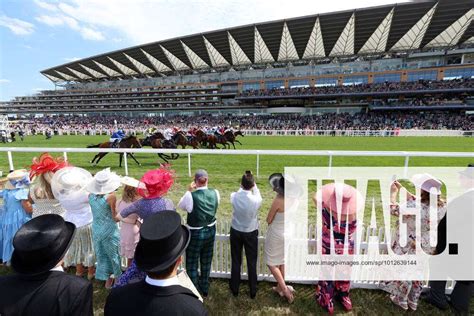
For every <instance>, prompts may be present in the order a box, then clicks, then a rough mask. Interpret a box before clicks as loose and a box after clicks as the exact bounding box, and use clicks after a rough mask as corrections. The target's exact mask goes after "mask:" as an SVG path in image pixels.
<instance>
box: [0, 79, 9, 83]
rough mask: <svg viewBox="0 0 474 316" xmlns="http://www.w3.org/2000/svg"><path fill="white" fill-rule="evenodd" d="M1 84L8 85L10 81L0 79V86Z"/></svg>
mask: <svg viewBox="0 0 474 316" xmlns="http://www.w3.org/2000/svg"><path fill="white" fill-rule="evenodd" d="M3 83H10V80H8V79H0V84H3Z"/></svg>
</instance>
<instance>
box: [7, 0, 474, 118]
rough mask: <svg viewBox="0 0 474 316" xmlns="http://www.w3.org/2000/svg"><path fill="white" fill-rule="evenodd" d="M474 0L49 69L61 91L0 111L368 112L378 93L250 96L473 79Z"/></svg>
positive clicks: (131, 51)
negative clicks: (304, 89)
mask: <svg viewBox="0 0 474 316" xmlns="http://www.w3.org/2000/svg"><path fill="white" fill-rule="evenodd" d="M473 3H474V1H472V0H440V1H423V2H413V3H403V4H393V5H387V6H379V7H370V8H365V9H356V10H348V11H342V12H335V13H327V14H318V15H311V16H304V17H299V18H293V19H286V20H279V21H272V22H266V23H259V24H254V25H245V26H240V27H234V28H229V29H223V30H217V31H212V32H207V33H200V34H194V35H189V36H183V37H179V38H174V39H169V40H164V41H159V42H154V43H149V44H144V45H140V46H135V47H131V48H126V49H123V50H119V51H114V52H110V53H105V54H102V55H97V56H93V57H90V58H85V59H82V60H78V61H74V62H71V63H68V64H64V65H60V66H56V67H53V68H49V69H46V70H43V71H41V73H42V74H43V75H44V76H46V77H47V78H48V79H50V80H51V81H52V82H54V83H55V84H56V85H57V87H60V88H58V89H56V90H50V91H43V92H41V93H39V94H36V95H34V96H23V97H17V98H15V99H14V100H11V101H9V102H4V103H2V104H1V106H0V114H9V115H14V116H19V115H28V114H38V113H43V114H65V113H66V114H67V113H76V114H78V113H81V114H84V113H101V114H104V115H105V114H107V113H114V114H116V113H117V112H118V111H122V113H124V112H127V113H129V114H130V115H135V114H140V115H144V114H146V115H165V114H166V113H181V114H193V113H196V112H203V111H217V112H221V113H225V112H229V113H246V112H253V113H271V112H282V111H283V112H285V111H289V112H292V111H299V112H305V113H315V112H318V111H324V110H326V109H328V110H334V108H338V109H348V108H350V109H352V110H360V109H361V107H364V106H367V102H368V101H370V99H372V98H368V97H371V96H370V95H363V96H359V97H360V98H357V97H355V96H354V95H347V96H346V97H344V96H341V95H339V96H329V97H328V96H325V95H324V94H323V95H321V94H318V95H317V96H313V97H311V98H308V97H305V98H299V97H292V98H291V100H290V98H284V99H280V100H267V99H265V98H255V97H246V96H245V92H246V91H249V90H270V89H274V88H295V87H316V88H317V87H323V86H345V85H354V84H372V83H375V84H377V83H385V82H395V83H397V82H399V83H403V82H415V81H418V80H432V81H436V80H446V79H453V78H474V23H472V20H473V19H474V8H473ZM471 90H472V89H470V90H469V89H468V90H466V91H464V93H467V94H468V95H470V96H472V94H473V91H471ZM242 93H244V95H242ZM420 93H421V92H420ZM399 95H400V91H393V93H392V95H388V97H391V96H393V97H397V96H399ZM412 95H413V93H412ZM415 95H416V93H415ZM372 97H374V96H372ZM375 97H377V96H376V95H375Z"/></svg>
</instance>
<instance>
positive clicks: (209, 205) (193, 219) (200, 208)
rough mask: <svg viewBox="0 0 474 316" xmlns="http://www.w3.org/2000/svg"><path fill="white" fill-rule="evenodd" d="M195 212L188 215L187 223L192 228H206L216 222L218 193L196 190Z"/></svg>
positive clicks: (208, 190)
mask: <svg viewBox="0 0 474 316" xmlns="http://www.w3.org/2000/svg"><path fill="white" fill-rule="evenodd" d="M191 196H192V197H193V211H192V212H191V213H189V214H188V220H187V223H188V225H189V226H192V227H204V226H207V225H209V224H211V223H212V222H214V221H215V220H216V211H217V204H218V202H217V193H216V191H215V190H214V189H204V190H195V191H193V192H191Z"/></svg>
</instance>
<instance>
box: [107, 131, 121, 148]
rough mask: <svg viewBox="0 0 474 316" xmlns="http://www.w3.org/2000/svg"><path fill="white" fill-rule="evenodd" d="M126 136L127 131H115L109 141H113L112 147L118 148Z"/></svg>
mask: <svg viewBox="0 0 474 316" xmlns="http://www.w3.org/2000/svg"><path fill="white" fill-rule="evenodd" d="M124 138H125V132H124V131H123V130H121V129H119V130H118V131H116V132H115V133H113V134H112V136H111V137H110V140H109V142H111V143H112V148H117V147H118V144H119V143H120V142H121V141H122V139H124Z"/></svg>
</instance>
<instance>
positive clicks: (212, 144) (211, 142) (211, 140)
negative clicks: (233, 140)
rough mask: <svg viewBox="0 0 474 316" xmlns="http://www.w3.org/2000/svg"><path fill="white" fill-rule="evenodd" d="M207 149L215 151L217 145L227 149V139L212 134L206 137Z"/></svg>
mask: <svg viewBox="0 0 474 316" xmlns="http://www.w3.org/2000/svg"><path fill="white" fill-rule="evenodd" d="M207 142H208V148H209V149H217V148H218V147H217V144H220V145H223V146H224V148H222V149H228V148H227V146H229V148H230V144H228V143H227V138H225V136H224V135H219V134H214V135H208V136H207Z"/></svg>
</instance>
